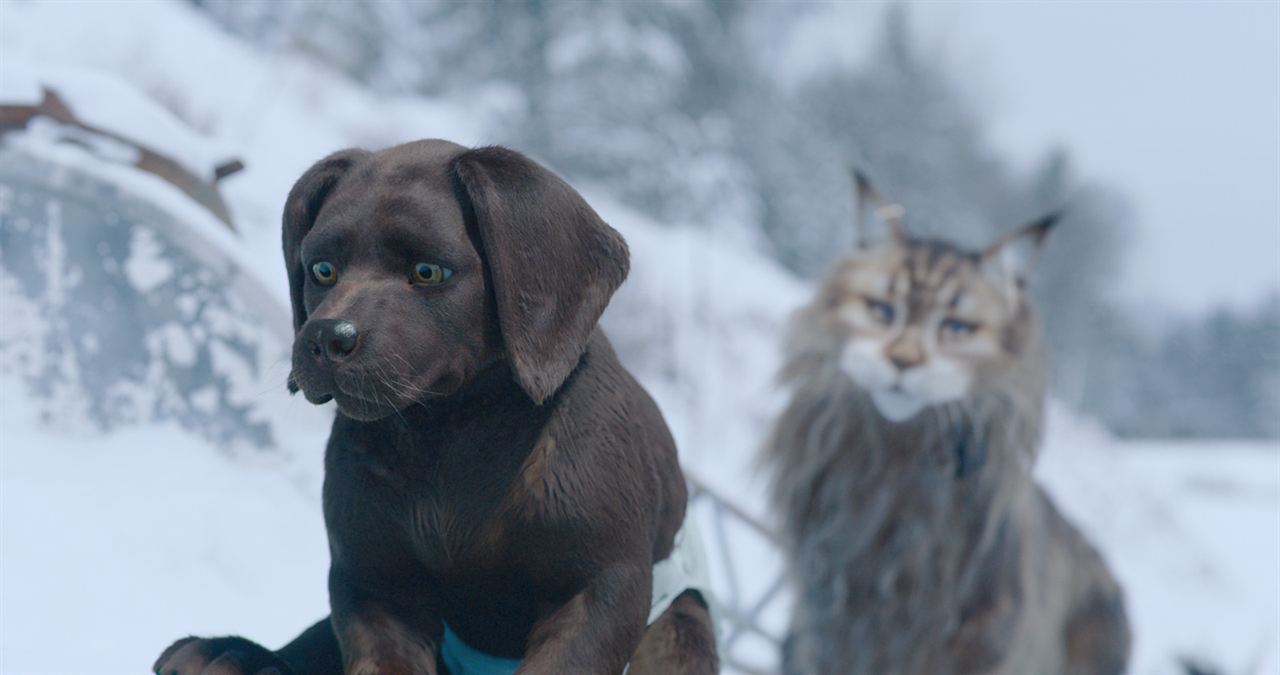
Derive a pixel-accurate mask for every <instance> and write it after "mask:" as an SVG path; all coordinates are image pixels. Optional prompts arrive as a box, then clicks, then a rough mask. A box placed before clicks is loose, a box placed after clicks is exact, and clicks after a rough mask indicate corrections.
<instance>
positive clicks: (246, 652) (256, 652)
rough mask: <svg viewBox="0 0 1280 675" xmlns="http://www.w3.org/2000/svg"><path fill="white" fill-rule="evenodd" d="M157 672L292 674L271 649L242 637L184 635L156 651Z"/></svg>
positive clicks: (179, 674)
mask: <svg viewBox="0 0 1280 675" xmlns="http://www.w3.org/2000/svg"><path fill="white" fill-rule="evenodd" d="M151 670H152V672H155V673H158V674H159V675H293V670H292V669H291V668H289V665H288V664H286V663H285V662H284V661H281V660H280V658H279V657H277V656H276V655H275V654H274V653H272V652H271V650H269V649H267V648H266V647H263V646H262V645H259V644H257V643H255V642H250V641H249V640H246V639H244V638H242V637H220V638H197V637H187V638H182V639H181V640H178V641H177V642H175V643H173V644H171V645H169V648H168V649H166V650H164V652H163V653H162V654H160V658H158V659H156V663H155V665H153V666H151Z"/></svg>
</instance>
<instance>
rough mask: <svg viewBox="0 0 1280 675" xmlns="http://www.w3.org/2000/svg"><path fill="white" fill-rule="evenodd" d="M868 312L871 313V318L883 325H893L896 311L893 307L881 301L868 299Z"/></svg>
mask: <svg viewBox="0 0 1280 675" xmlns="http://www.w3.org/2000/svg"><path fill="white" fill-rule="evenodd" d="M866 301H867V311H868V312H870V313H871V317H872V318H873V319H875V320H876V321H879V322H880V323H882V324H885V325H888V324H891V323H893V317H894V311H893V305H890V304H889V303H887V302H881V301H879V300H873V299H871V298H866Z"/></svg>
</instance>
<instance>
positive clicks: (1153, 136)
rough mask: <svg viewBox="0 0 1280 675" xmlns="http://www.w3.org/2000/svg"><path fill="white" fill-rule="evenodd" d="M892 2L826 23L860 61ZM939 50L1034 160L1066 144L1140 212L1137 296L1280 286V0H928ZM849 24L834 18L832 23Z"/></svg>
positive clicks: (1179, 299)
mask: <svg viewBox="0 0 1280 675" xmlns="http://www.w3.org/2000/svg"><path fill="white" fill-rule="evenodd" d="M879 4H880V3H836V4H832V5H831V6H830V11H831V12H832V13H833V14H834V15H835V16H834V17H825V18H822V19H817V20H811V21H810V22H809V26H808V27H807V29H806V30H805V31H802V35H801V39H802V40H803V41H804V42H805V43H808V44H807V45H806V46H807V47H808V48H807V49H801V50H798V51H793V54H795V53H798V54H800V56H799V57H797V58H795V59H793V60H794V61H795V64H794V65H793V67H796V68H801V69H803V68H806V67H811V66H812V65H813V64H812V63H811V61H812V60H813V59H816V58H824V57H823V56H819V55H818V54H819V53H821V52H825V53H826V56H825V58H830V56H831V52H830V51H827V50H826V49H813V47H816V46H817V45H818V44H826V45H828V49H830V50H834V51H835V52H836V54H835V55H836V57H838V58H844V59H850V60H858V59H860V58H862V56H863V55H864V54H865V49H866V46H867V43H868V41H869V38H870V35H868V32H871V31H872V29H875V28H878V25H879V16H880V13H881V9H882V7H880V6H875V5H879ZM910 4H911V6H912V15H913V17H914V18H915V19H916V23H917V25H918V27H919V34H920V36H921V37H922V38H924V39H925V40H926V41H927V47H928V48H930V49H934V50H937V51H938V52H939V53H941V54H944V55H945V56H946V59H947V61H948V63H949V65H950V66H951V68H952V73H953V74H954V75H956V76H957V77H958V78H959V79H960V80H961V81H962V83H963V85H964V87H965V89H966V93H967V94H968V95H970V96H971V97H972V98H973V100H974V101H976V103H977V105H978V107H979V110H980V111H981V112H983V113H984V114H985V116H986V119H987V122H988V131H989V132H990V135H991V139H992V140H993V141H994V142H995V143H996V144H997V147H999V148H1000V149H1003V150H1005V151H1006V152H1007V153H1008V154H1009V156H1010V157H1012V158H1014V159H1015V160H1016V161H1017V162H1018V164H1019V166H1030V165H1031V163H1032V162H1034V161H1035V160H1036V159H1037V158H1039V157H1041V156H1042V153H1043V152H1044V150H1045V149H1047V148H1049V147H1051V146H1053V145H1059V144H1060V145H1063V146H1065V147H1066V148H1067V149H1068V150H1069V151H1070V152H1071V154H1072V156H1073V158H1074V160H1075V164H1076V168H1077V170H1078V172H1079V173H1080V174H1081V175H1082V176H1084V177H1085V178H1089V179H1097V180H1102V181H1106V182H1107V183H1110V184H1111V185H1112V186H1113V187H1115V188H1116V189H1118V190H1119V191H1120V192H1121V193H1122V194H1124V195H1125V196H1126V197H1127V198H1128V200H1129V201H1130V203H1131V205H1132V206H1133V209H1134V217H1135V219H1136V222H1135V223H1134V224H1133V225H1134V227H1135V230H1136V234H1135V236H1134V237H1133V246H1132V249H1131V250H1130V253H1129V262H1128V269H1127V270H1126V272H1125V275H1124V279H1125V283H1124V287H1123V288H1122V289H1118V290H1120V291H1121V293H1122V295H1123V296H1124V297H1126V298H1134V299H1154V300H1155V301H1156V303H1158V304H1159V305H1160V306H1161V307H1163V308H1167V309H1173V310H1177V311H1179V312H1187V311H1194V310H1198V309H1202V308H1204V307H1206V306H1208V305H1210V304H1211V303H1215V302H1219V301H1224V300H1225V301H1228V302H1232V303H1236V304H1243V303H1249V302H1253V301H1256V299H1257V298H1259V297H1261V296H1262V295H1263V294H1264V293H1266V292H1268V291H1269V290H1271V289H1280V2H1274V1H1270V2H1234V3H1233V2H1220V1H1213V2H1209V1H1203V2H1169V1H1156V2H1150V1H1146V2H1143V1H1136V0H1130V1H1128V2H1084V1H1074V0H1073V1H1064V2H1050V1H1045V0H1041V1H1037V2H1020V3H1011V2H972V3H970V2H964V3H960V2H914V3H910ZM832 19H834V20H832Z"/></svg>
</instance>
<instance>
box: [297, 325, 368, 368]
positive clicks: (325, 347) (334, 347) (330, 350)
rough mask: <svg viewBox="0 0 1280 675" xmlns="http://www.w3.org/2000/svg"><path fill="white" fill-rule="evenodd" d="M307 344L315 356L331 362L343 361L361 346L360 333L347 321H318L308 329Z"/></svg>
mask: <svg viewBox="0 0 1280 675" xmlns="http://www.w3.org/2000/svg"><path fill="white" fill-rule="evenodd" d="M308 333H310V338H309V339H308V340H307V344H308V345H310V347H311V353H312V355H314V356H324V357H325V358H326V359H327V360H329V361H341V360H342V359H344V358H346V357H348V356H351V354H352V353H353V352H355V350H356V347H358V346H359V345H360V331H358V330H356V325H355V324H354V323H351V322H350V321H347V320H345V319H316V320H315V321H312V322H311V326H310V328H309V329H308Z"/></svg>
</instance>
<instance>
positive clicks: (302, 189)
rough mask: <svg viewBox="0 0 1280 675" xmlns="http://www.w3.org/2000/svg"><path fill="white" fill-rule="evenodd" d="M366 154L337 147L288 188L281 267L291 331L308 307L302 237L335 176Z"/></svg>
mask: <svg viewBox="0 0 1280 675" xmlns="http://www.w3.org/2000/svg"><path fill="white" fill-rule="evenodd" d="M368 154H369V151H368V150H358V149H355V148H352V149H349V150H340V151H338V152H335V153H333V154H332V155H329V156H328V157H325V158H324V159H322V160H320V161H319V162H316V163H315V164H313V165H312V166H311V168H310V169H307V172H306V173H304V174H302V177H301V178H299V179H298V182H296V183H294V184H293V189H292V190H289V197H288V198H287V199H286V200H285V203H284V218H283V220H284V228H283V229H284V267H285V270H287V271H288V273H289V298H290V300H292V302H293V332H294V333H297V332H298V331H299V330H301V328H302V324H304V323H306V322H307V308H306V306H305V305H304V304H303V302H302V287H303V282H304V281H305V280H306V270H304V269H302V249H301V246H302V238H303V237H305V236H307V232H310V231H311V226H312V225H315V224H316V216H319V215H320V207H322V206H324V200H325V199H326V198H327V197H328V196H329V192H330V191H332V190H333V186H335V185H337V184H338V180H339V179H341V178H342V176H343V175H345V174H346V173H347V171H348V170H350V169H351V167H352V166H353V165H355V163H356V162H358V161H359V160H360V159H361V158H363V157H365V156H367V155H368Z"/></svg>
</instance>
